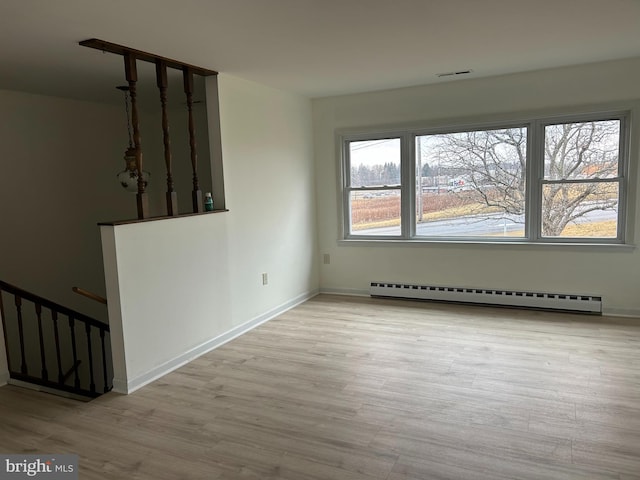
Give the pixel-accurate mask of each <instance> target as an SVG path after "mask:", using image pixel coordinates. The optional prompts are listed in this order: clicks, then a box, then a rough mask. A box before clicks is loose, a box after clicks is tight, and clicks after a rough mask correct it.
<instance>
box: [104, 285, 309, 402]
mask: <svg viewBox="0 0 640 480" xmlns="http://www.w3.org/2000/svg"><path fill="white" fill-rule="evenodd" d="M318 293H319V292H318V291H317V290H314V291H310V292H306V293H303V294H301V295H298V296H297V297H295V298H293V299H291V300H289V301H287V302H285V303H283V304H281V305H278V306H277V307H275V308H273V309H271V310H269V311H268V312H266V313H263V314H262V315H259V316H257V317H255V318H254V319H252V320H249V321H248V322H245V323H243V324H242V325H238V326H237V327H234V328H232V329H231V330H229V331H227V332H225V333H223V334H221V335H218V336H217V337H215V338H212V339H211V340H208V341H206V342H204V343H203V344H201V345H198V346H197V347H195V348H193V349H191V350H189V351H187V352H184V353H183V354H181V355H178V356H177V357H175V358H173V359H171V360H169V361H167V362H165V363H163V364H162V365H159V366H157V367H155V368H153V369H151V370H149V371H148V372H146V373H143V374H142V375H139V376H137V377H135V378H133V379H131V380H129V381H127V380H124V379H117V378H114V379H113V391H114V392H118V393H124V394H130V393H133V392H135V391H136V390H138V389H139V388H141V387H144V386H145V385H147V384H149V383H151V382H153V381H154V380H157V379H158V378H160V377H163V376H164V375H166V374H167V373H170V372H172V371H174V370H176V369H177V368H180V367H181V366H183V365H185V364H187V363H189V362H190V361H192V360H195V359H196V358H198V357H199V356H201V355H204V354H205V353H207V352H210V351H211V350H214V349H216V348H218V347H220V346H222V345H224V344H225V343H227V342H230V341H231V340H233V339H234V338H237V337H239V336H240V335H242V334H244V333H246V332H248V331H250V330H252V329H254V328H256V327H257V326H259V325H261V324H263V323H265V322H267V321H269V320H271V319H273V318H275V317H277V316H278V315H281V314H282V313H284V312H286V311H287V310H290V309H292V308H293V307H295V306H297V305H300V304H301V303H303V302H306V301H307V300H309V299H310V298H313V297H315V296H316V295H318Z"/></svg>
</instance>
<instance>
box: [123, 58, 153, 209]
mask: <svg viewBox="0 0 640 480" xmlns="http://www.w3.org/2000/svg"><path fill="white" fill-rule="evenodd" d="M124 70H125V76H126V79H127V82H128V83H129V98H130V99H131V125H132V127H133V146H134V148H135V149H136V170H137V171H138V193H137V194H136V202H137V207H138V218H139V219H143V218H148V217H149V197H148V195H147V193H146V192H145V188H146V187H145V184H144V178H143V177H142V146H141V139H140V120H139V116H138V101H137V90H136V83H137V82H138V70H137V67H136V57H135V56H134V55H132V54H131V53H126V54H125V55H124Z"/></svg>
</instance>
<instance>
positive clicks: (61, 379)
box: [51, 310, 64, 385]
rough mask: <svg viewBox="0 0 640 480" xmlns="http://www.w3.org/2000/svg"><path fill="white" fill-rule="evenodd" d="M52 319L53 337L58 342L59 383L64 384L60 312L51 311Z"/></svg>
mask: <svg viewBox="0 0 640 480" xmlns="http://www.w3.org/2000/svg"><path fill="white" fill-rule="evenodd" d="M51 319H52V320H53V335H54V338H55V341H56V360H57V361H58V383H59V384H60V385H62V384H63V383H64V375H63V373H62V361H61V360H60V334H59V332H58V312H56V311H55V310H51Z"/></svg>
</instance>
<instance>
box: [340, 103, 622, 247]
mask: <svg viewBox="0 0 640 480" xmlns="http://www.w3.org/2000/svg"><path fill="white" fill-rule="evenodd" d="M627 130H628V121H627V115H626V113H621V112H616V113H609V114H599V115H582V116H580V117H566V118H562V119H560V120H559V119H558V118H554V119H553V120H548V119H534V120H530V121H527V122H521V123H517V124H504V125H498V126H491V127H483V126H477V127H471V128H469V127H465V128H463V129H430V130H424V131H420V130H415V131H400V132H394V134H393V135H387V136H383V135H371V136H366V135H365V136H363V135H359V136H357V137H355V136H354V137H349V136H344V137H343V139H342V142H343V205H344V219H345V220H344V237H345V238H346V239H400V240H401V239H407V240H420V239H422V240H441V241H448V240H450V241H456V240H462V241H468V240H469V239H474V240H477V241H498V242H499V241H515V242H518V241H521V242H554V243H555V242H568V243H624V241H625V237H624V227H625V221H624V220H625V219H624V214H625V212H626V208H624V207H625V200H626V172H627V163H628V161H627V155H628V154H627V147H626V143H627V140H626V139H627V137H628V134H627Z"/></svg>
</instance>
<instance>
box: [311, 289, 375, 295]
mask: <svg viewBox="0 0 640 480" xmlns="http://www.w3.org/2000/svg"><path fill="white" fill-rule="evenodd" d="M320 293H325V294H327V295H347V296H349V297H369V296H371V295H370V294H369V290H360V289H357V288H321V289H320Z"/></svg>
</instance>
